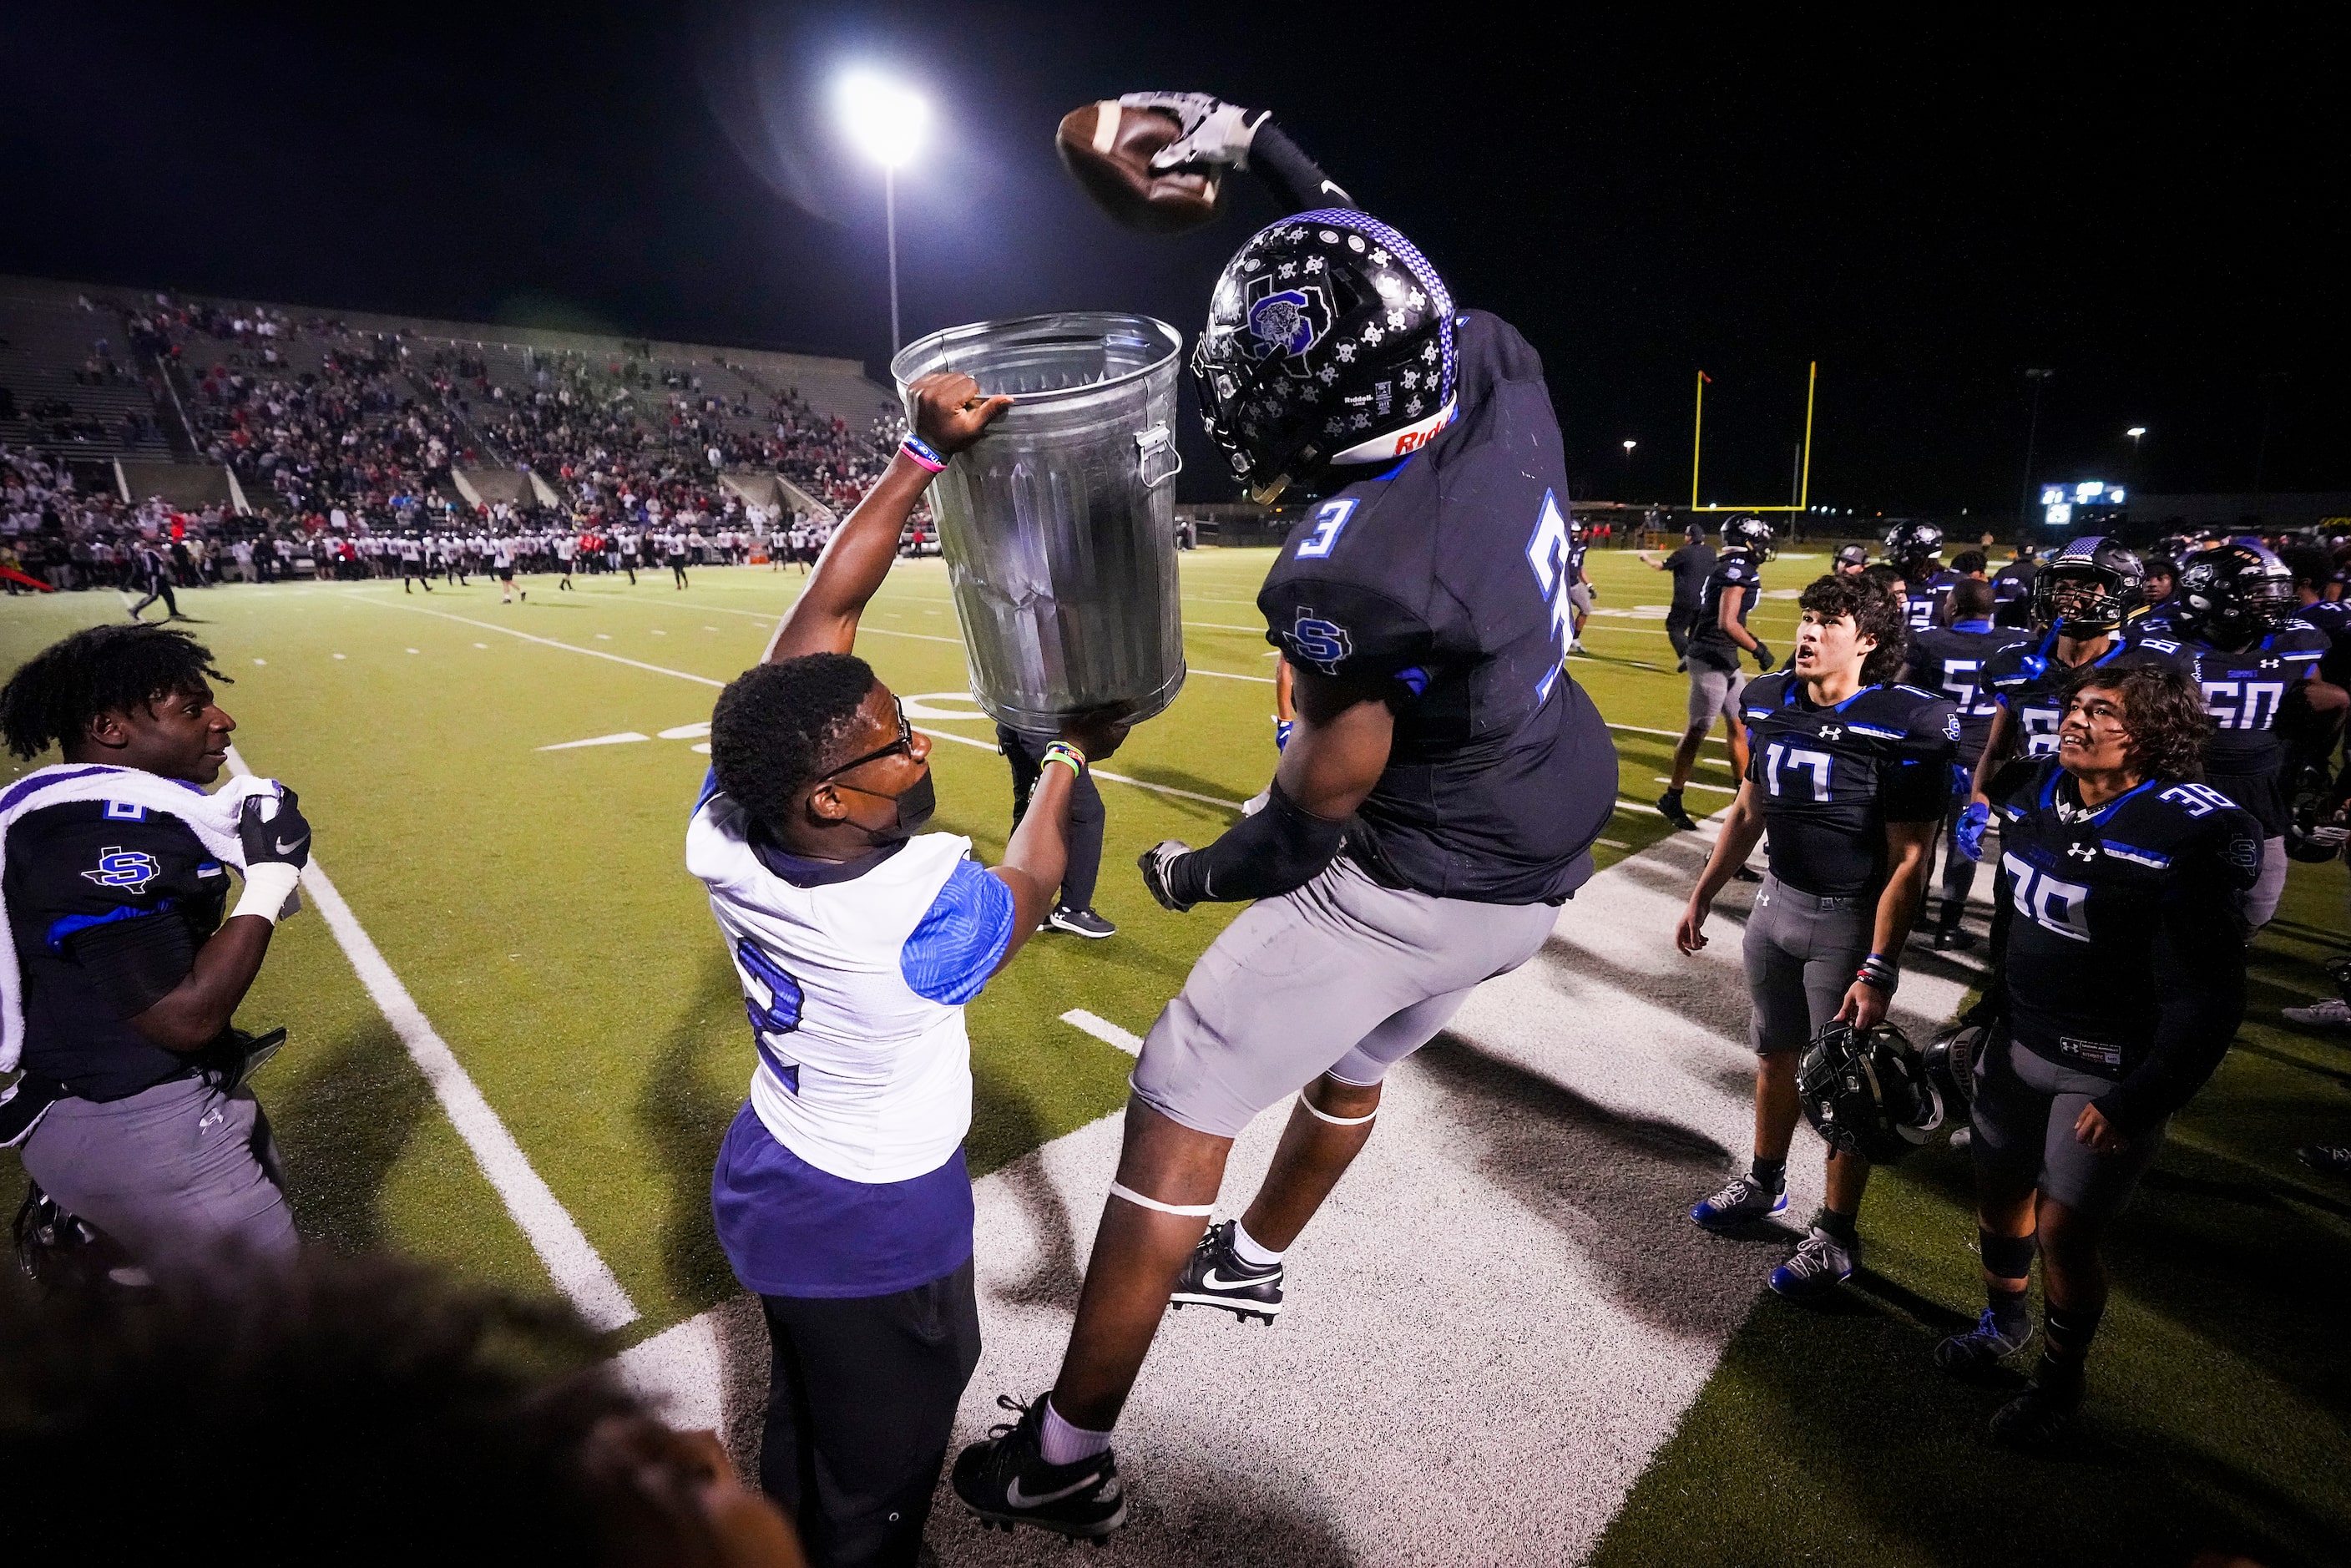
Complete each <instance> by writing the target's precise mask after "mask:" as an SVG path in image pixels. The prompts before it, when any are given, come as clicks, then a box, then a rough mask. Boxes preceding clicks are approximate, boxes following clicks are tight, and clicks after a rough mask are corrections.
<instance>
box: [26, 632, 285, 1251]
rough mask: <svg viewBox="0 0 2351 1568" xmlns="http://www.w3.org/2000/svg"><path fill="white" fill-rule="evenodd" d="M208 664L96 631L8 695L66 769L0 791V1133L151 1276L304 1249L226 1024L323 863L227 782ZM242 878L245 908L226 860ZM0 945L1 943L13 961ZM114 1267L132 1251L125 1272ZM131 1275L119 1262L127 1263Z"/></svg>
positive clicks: (57, 653) (39, 658)
mask: <svg viewBox="0 0 2351 1568" xmlns="http://www.w3.org/2000/svg"><path fill="white" fill-rule="evenodd" d="M218 677H219V672H217V671H215V670H214V669H213V668H212V656H211V654H210V653H207V652H206V651H205V649H204V645H203V644H202V643H197V642H196V641H195V640H194V639H193V638H192V637H190V636H189V635H188V634H187V633H186V632H180V631H177V630H173V629H169V628H165V627H162V626H122V625H110V626H99V627H93V628H91V629H89V630H88V631H85V632H77V633H76V634H74V635H73V636H71V637H68V638H67V639H66V640H65V641H63V642H61V643H57V644H56V645H54V646H52V647H50V648H48V649H47V650H46V651H44V652H43V653H38V654H37V655H35V656H34V657H33V659H31V660H30V661H29V662H28V663H26V664H25V666H24V667H23V668H21V669H19V670H18V671H17V672H16V674H15V675H14V676H12V677H11V678H10V679H9V681H8V683H7V685H6V686H5V688H0V734H5V738H6V741H7V745H8V748H9V749H10V750H11V751H12V752H14V753H15V754H16V756H17V757H19V758H25V759H26V760H27V761H29V760H31V759H32V758H35V757H37V756H39V755H40V754H41V753H42V752H43V751H45V750H47V748H48V747H51V746H53V745H54V746H57V747H59V748H60V749H61V750H62V751H63V752H64V755H65V761H64V763H63V765H61V766H52V767H48V768H37V769H36V770H35V771H33V772H32V773H30V774H28V775H26V777H25V778H23V779H18V780H17V781H16V783H15V784H13V785H11V786H10V787H9V788H8V789H6V790H5V791H0V866H5V870H0V897H5V904H6V908H7V920H8V927H7V929H8V936H9V937H10V939H11V941H12V943H13V945H14V955H13V960H12V961H10V962H8V963H7V964H6V972H0V1008H5V1010H6V1013H7V1017H6V1019H5V1022H6V1025H7V1028H6V1032H5V1040H6V1046H7V1050H6V1051H0V1066H5V1065H8V1061H7V1057H8V1055H9V1054H12V1053H13V1054H14V1055H15V1058H16V1060H15V1062H14V1065H16V1066H17V1067H18V1068H20V1069H21V1071H20V1072H19V1074H18V1077H17V1079H16V1082H14V1083H13V1084H12V1085H11V1086H10V1087H9V1089H8V1090H7V1091H6V1092H5V1099H0V1142H5V1143H6V1144H8V1145H12V1146H16V1147H17V1148H19V1149H20V1150H21V1152H22V1154H23V1157H24V1163H25V1169H26V1172H27V1173H28V1174H29V1175H30V1176H32V1178H33V1179H34V1181H36V1182H37V1183H38V1184H39V1186H40V1187H41V1189H42V1190H43V1191H44V1192H45V1193H47V1196H48V1197H49V1198H50V1200H51V1201H53V1202H55V1203H56V1204H57V1205H58V1206H60V1207H63V1208H64V1209H65V1210H67V1211H68V1213H71V1214H73V1215H74V1216H76V1217H78V1218H80V1219H82V1220H84V1221H85V1222H87V1223H88V1224H89V1225H90V1226H92V1227H94V1228H96V1229H97V1230H98V1231H99V1233H100V1234H101V1235H103V1236H104V1237H105V1238H106V1239H108V1240H109V1241H110V1242H111V1243H112V1244H113V1245H114V1246H115V1247H117V1248H120V1249H121V1251H122V1252H124V1253H125V1254H127V1255H128V1260H129V1263H130V1265H131V1267H133V1268H136V1269H139V1270H143V1271H144V1272H146V1273H147V1274H148V1275H150V1276H154V1275H158V1274H162V1273H169V1272H173V1271H179V1270H186V1269H191V1268H193V1267H196V1266H198V1265H202V1264H205V1263H207V1262H209V1261H211V1260H214V1259H215V1258H217V1257H219V1256H221V1255H223V1254H225V1253H228V1254H237V1255H240V1256H241V1258H242V1260H244V1261H246V1262H256V1261H270V1260H284V1259H287V1258H289V1257H290V1256H291V1255H292V1253H293V1251H294V1249H295V1245H296V1241H295V1234H294V1221H293V1217H292V1215H291V1214H290V1213H289V1212H288V1211H287V1206H286V1197H285V1194H284V1192H283V1191H282V1190H281V1189H280V1187H279V1184H278V1178H277V1158H276V1152H275V1149H274V1146H273V1145H272V1143H271V1141H270V1134H269V1123H268V1119H267V1118H266V1117H265V1116H264V1115H263V1114H262V1113H261V1106H260V1103H258V1102H257V1101H256V1100H255V1099H254V1097H253V1095H252V1093H251V1092H248V1091H246V1089H244V1088H243V1087H242V1081H243V1079H244V1077H245V1075H246V1071H248V1070H249V1065H250V1063H249V1058H248V1054H247V1047H248V1045H249V1043H250V1042H249V1037H246V1036H244V1035H241V1034H239V1033H238V1032H237V1031H235V1030H233V1029H231V1028H230V1027H229V1019H230V1017H231V1015H232V1014H234V1013H235V1010H236V1008H237V1004H238V1003H239V1002H241V1001H243V1000H244V998H245V993H246V989H247V988H249V987H250V986H251V985H252V984H253V981H254V977H256V975H257V974H259V973H260V970H261V962H262V959H263V958H264V957H265V956H266V955H267V953H268V951H269V940H270V937H271V936H272V935H273V934H274V932H275V930H276V927H277V920H278V919H279V917H280V916H281V915H283V914H284V913H285V910H286V906H287V903H288V901H289V899H290V897H291V895H292V894H293V892H294V885H295V882H296V880H297V878H298V876H299V874H300V872H301V868H302V867H303V865H305V864H306V863H308V860H309V855H310V829H309V825H308V823H307V822H305V821H303V820H302V817H301V815H300V813H299V812H298V811H297V810H296V809H295V801H294V796H293V794H292V793H291V792H290V791H280V790H278V789H277V786H275V785H272V784H269V783H268V782H267V781H266V780H253V779H240V780H238V781H237V782H236V783H235V784H232V785H231V786H229V787H228V789H225V790H223V791H221V792H220V793H219V794H217V795H211V794H207V793H205V790H204V786H206V785H209V784H211V783H212V782H213V781H214V780H215V779H218V778H219V777H220V772H221V767H222V765H223V763H224V762H225V760H226V758H227V753H228V737H229V732H230V731H231V730H233V729H235V727H236V726H235V721H234V720H232V719H231V718H230V717H229V716H228V715H227V714H225V713H223V712H222V711H221V709H220V706H219V705H218V704H217V703H216V702H214V697H213V689H212V685H211V681H212V679H214V678H218ZM232 865H235V866H236V867H238V868H241V869H242V870H243V871H244V873H245V891H244V894H243V896H242V897H241V898H240V899H239V900H238V901H237V903H236V905H235V909H233V910H231V909H230V908H229V907H228V904H229V897H228V894H229V870H230V868H231V866H232ZM0 957H7V955H5V954H0ZM118 1267H120V1265H118ZM118 1277H120V1276H118Z"/></svg>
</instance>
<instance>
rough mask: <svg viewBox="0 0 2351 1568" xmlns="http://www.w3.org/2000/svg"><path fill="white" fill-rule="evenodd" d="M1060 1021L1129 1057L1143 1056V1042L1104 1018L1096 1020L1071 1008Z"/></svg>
mask: <svg viewBox="0 0 2351 1568" xmlns="http://www.w3.org/2000/svg"><path fill="white" fill-rule="evenodd" d="M1061 1021H1062V1022H1063V1023H1065V1024H1068V1025H1069V1026H1071V1028H1072V1029H1081V1030H1085V1031H1086V1032H1087V1033H1088V1034H1090V1035H1092V1036H1093V1037H1094V1038H1095V1039H1096V1040H1101V1041H1102V1043H1103V1044H1104V1045H1114V1046H1116V1047H1118V1048H1119V1050H1121V1051H1124V1052H1126V1053H1127V1055H1129V1056H1141V1055H1142V1054H1143V1041H1142V1040H1140V1039H1139V1038H1137V1037H1136V1036H1134V1035H1131V1034H1129V1033H1127V1032H1126V1030H1123V1029H1121V1028H1119V1027H1118V1025H1116V1024H1114V1023H1113V1022H1111V1021H1110V1019H1106V1018H1098V1017H1096V1016H1095V1015H1094V1014H1092V1013H1090V1012H1088V1011H1086V1009H1083V1008H1071V1009H1070V1010H1069V1011H1068V1012H1065V1013H1063V1014H1062V1015H1061Z"/></svg>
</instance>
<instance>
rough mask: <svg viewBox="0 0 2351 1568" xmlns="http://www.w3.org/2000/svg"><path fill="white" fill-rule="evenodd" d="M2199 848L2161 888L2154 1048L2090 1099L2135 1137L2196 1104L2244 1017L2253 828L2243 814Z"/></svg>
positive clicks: (2255, 860) (2256, 855) (2256, 836)
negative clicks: (2245, 893) (2245, 906)
mask: <svg viewBox="0 0 2351 1568" xmlns="http://www.w3.org/2000/svg"><path fill="white" fill-rule="evenodd" d="M2231 817H2232V818H2234V819H2241V820H2237V821H2230V822H2227V823H2225V824H2223V825H2222V826H2220V828H2219V829H2218V830H2217V831H2215V832H2214V833H2213V834H2212V836H2211V837H2210V838H2209V839H2207V840H2205V841H2203V843H2201V844H2200V845H2199V846H2198V848H2199V852H2198V854H2197V856H2196V857H2195V859H2194V860H2192V861H2190V862H2189V863H2188V864H2187V865H2185V866H2183V867H2182V868H2181V870H2180V873H2179V874H2178V875H2176V876H2175V877H2174V878H2173V879H2172V882H2171V885H2170V886H2169V887H2168V889H2167V890H2166V892H2165V896H2164V904H2163V923H2162V925H2161V927H2160V928H2159V929H2158V932H2157V934H2156V943H2155V974H2156V992H2157V996H2158V1003H2159V1007H2160V1009H2161V1010H2160V1012H2159V1013H2158V1017H2157V1020H2156V1026H2155V1040H2154V1042H2153V1044H2152V1045H2151V1047H2150V1048H2149V1049H2148V1051H2147V1056H2146V1058H2145V1060H2143V1061H2140V1063H2139V1064H2138V1066H2137V1069H2136V1070H2134V1071H2132V1072H2131V1074H2130V1076H2129V1077H2127V1078H2126V1079H2124V1080H2123V1081H2122V1082H2120V1083H2117V1084H2116V1085H2115V1086H2114V1087H2113V1088H2112V1089H2109V1090H2107V1091H2106V1092H2105V1093H2104V1094H2101V1095H2099V1096H2098V1099H2097V1106H2098V1109H2099V1110H2100V1111H2101V1112H2103V1113H2105V1116H2106V1118H2107V1120H2109V1121H2111V1122H2113V1123H2114V1124H2115V1125H2116V1127H2117V1128H2119V1129H2120V1130H2121V1131H2122V1133H2123V1134H2124V1135H2125V1136H2126V1137H2136V1136H2137V1135H2138V1134H2141V1133H2143V1132H2145V1131H2146V1130H2147V1128H2149V1127H2152V1126H2153V1125H2155V1124H2157V1123H2158V1122H2159V1121H2161V1120H2162V1119H2163V1118H2164V1117H2166V1116H2168V1115H2170V1114H2171V1113H2173V1112H2175V1111H2177V1110H2179V1108H2180V1107H2181V1106H2183V1105H2185V1104H2187V1103H2188V1102H2189V1100H2191V1099H2193V1098H2195V1095H2196V1092H2197V1091H2198V1090H2199V1089H2201V1088H2203V1087H2204V1082H2205V1080H2207V1079H2209V1078H2210V1077H2211V1076H2212V1073H2213V1071H2215V1070H2216V1069H2218V1068H2219V1067H2220V1059H2221V1058H2222V1057H2224V1056H2226V1055H2228V1053H2229V1044H2230V1042H2231V1040H2234V1039H2235V1038H2236V1035H2237V1026H2238V1025H2239V1024H2240V1023H2241V1022H2242V1021H2243V1020H2244V1017H2245V927H2244V920H2243V917H2242V915H2240V914H2239V912H2238V903H2237V896H2236V895H2237V894H2238V893H2240V892H2241V890H2242V889H2243V887H2244V886H2245V884H2246V878H2245V877H2244V876H2242V875H2240V874H2238V872H2237V869H2236V868H2237V867H2238V866H2239V865H2241V864H2242V865H2250V866H2251V867H2252V868H2255V869H2258V868H2259V867H2260V865H2261V829H2260V827H2259V825H2258V824H2256V823H2255V822H2254V821H2253V820H2252V818H2251V817H2249V816H2246V815H2245V813H2243V812H2241V811H2238V812H2232V813H2231Z"/></svg>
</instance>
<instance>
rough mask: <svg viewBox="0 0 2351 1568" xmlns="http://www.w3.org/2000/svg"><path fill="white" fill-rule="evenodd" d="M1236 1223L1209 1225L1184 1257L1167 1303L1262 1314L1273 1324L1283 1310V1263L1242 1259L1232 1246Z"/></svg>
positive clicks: (1242, 1316) (1243, 1316)
mask: <svg viewBox="0 0 2351 1568" xmlns="http://www.w3.org/2000/svg"><path fill="white" fill-rule="evenodd" d="M1234 1224H1235V1221H1233V1220H1229V1219H1228V1220H1226V1221H1225V1222H1224V1223H1223V1224H1222V1225H1213V1226H1210V1227H1209V1228H1208V1233H1207V1235H1206V1236H1203V1237H1201V1238H1200V1245H1199V1246H1197V1247H1196V1248H1194V1249H1192V1256H1191V1257H1190V1258H1188V1259H1186V1260H1185V1263H1184V1271H1183V1272H1182V1273H1180V1274H1178V1275H1176V1276H1175V1293H1174V1294H1173V1295H1171V1296H1169V1297H1168V1298H1167V1304H1168V1305H1169V1306H1171V1307H1174V1308H1176V1309H1178V1310H1181V1309H1182V1308H1185V1307H1187V1306H1191V1307H1218V1308H1221V1309H1223V1310H1224V1311H1226V1312H1230V1313H1232V1314H1233V1315H1234V1316H1235V1317H1237V1318H1238V1319H1240V1320H1241V1322H1249V1319H1251V1318H1262V1319H1264V1320H1265V1324H1266V1326H1267V1327H1268V1328H1271V1327H1272V1326H1273V1320H1274V1315H1275V1314H1276V1313H1278V1312H1280V1311H1281V1265H1280V1264H1279V1263H1268V1264H1265V1265H1263V1266H1259V1265H1258V1264H1255V1263H1245V1262H1243V1261H1241V1258H1240V1254H1239V1253H1238V1252H1235V1251H1234V1250H1233V1227H1234Z"/></svg>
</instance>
